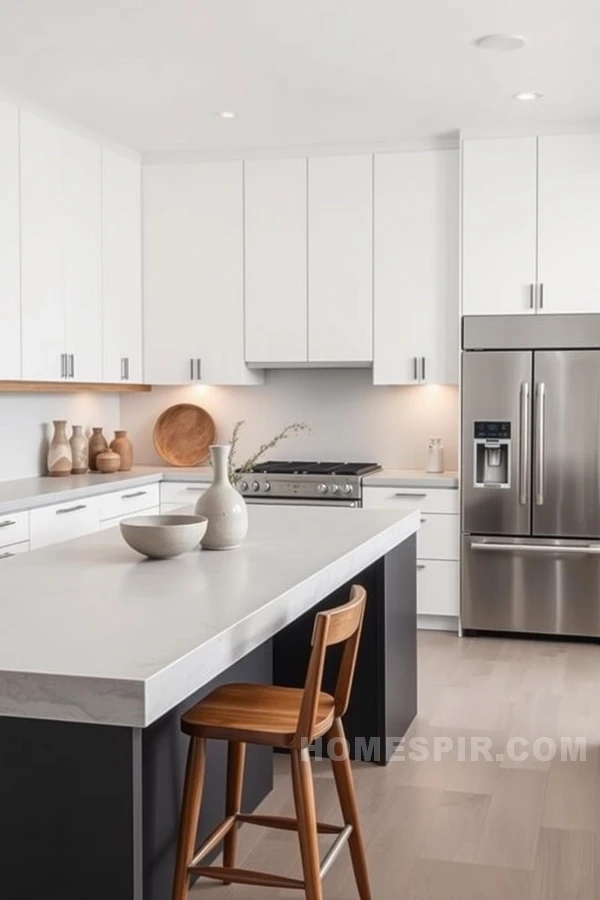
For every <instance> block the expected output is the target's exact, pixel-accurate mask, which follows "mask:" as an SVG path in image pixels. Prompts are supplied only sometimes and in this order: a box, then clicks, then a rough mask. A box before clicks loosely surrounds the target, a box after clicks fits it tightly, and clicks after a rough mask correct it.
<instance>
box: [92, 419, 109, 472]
mask: <svg viewBox="0 0 600 900" xmlns="http://www.w3.org/2000/svg"><path fill="white" fill-rule="evenodd" d="M104 450H108V441H107V440H106V438H105V437H104V435H103V434H102V429H101V428H92V436H91V438H90V443H89V448H88V459H89V463H90V471H92V472H97V471H98V468H97V466H96V457H97V456H98V454H99V453H102V452H103V451H104Z"/></svg>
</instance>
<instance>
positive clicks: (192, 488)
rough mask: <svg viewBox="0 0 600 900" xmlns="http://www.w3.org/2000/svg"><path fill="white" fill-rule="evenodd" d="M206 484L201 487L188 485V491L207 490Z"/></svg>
mask: <svg viewBox="0 0 600 900" xmlns="http://www.w3.org/2000/svg"><path fill="white" fill-rule="evenodd" d="M205 490H206V485H205V484H203V485H201V486H200V487H186V491H205Z"/></svg>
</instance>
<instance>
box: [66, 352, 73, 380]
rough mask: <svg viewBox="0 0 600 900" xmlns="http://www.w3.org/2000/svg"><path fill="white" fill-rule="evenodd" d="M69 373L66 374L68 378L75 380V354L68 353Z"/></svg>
mask: <svg viewBox="0 0 600 900" xmlns="http://www.w3.org/2000/svg"><path fill="white" fill-rule="evenodd" d="M68 358H69V371H68V373H67V377H68V378H75V354H74V353H69V357H68Z"/></svg>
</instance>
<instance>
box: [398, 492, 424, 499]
mask: <svg viewBox="0 0 600 900" xmlns="http://www.w3.org/2000/svg"><path fill="white" fill-rule="evenodd" d="M426 496H427V494H406V493H404V494H403V493H402V492H401V491H396V493H395V494H394V497H408V498H412V499H416V500H418V499H419V498H421V499H423V497H426Z"/></svg>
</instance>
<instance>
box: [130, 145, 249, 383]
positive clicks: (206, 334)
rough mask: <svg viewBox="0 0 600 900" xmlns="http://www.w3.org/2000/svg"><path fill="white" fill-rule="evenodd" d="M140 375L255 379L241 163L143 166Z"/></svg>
mask: <svg viewBox="0 0 600 900" xmlns="http://www.w3.org/2000/svg"><path fill="white" fill-rule="evenodd" d="M143 180H144V191H143V193H144V199H143V244H144V380H145V381H146V382H148V383H150V384H183V383H186V382H190V381H201V382H206V383H208V384H253V383H256V382H258V381H260V378H261V375H260V374H259V373H258V372H253V371H252V370H250V369H248V368H247V367H246V365H245V361H244V235H243V226H244V214H243V200H244V198H243V164H242V163H241V162H222V163H208V164H195V165H156V166H152V165H151V166H146V167H145V169H144V179H143Z"/></svg>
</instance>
